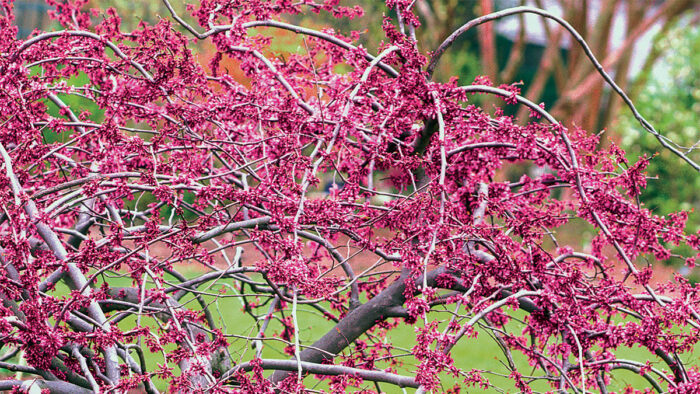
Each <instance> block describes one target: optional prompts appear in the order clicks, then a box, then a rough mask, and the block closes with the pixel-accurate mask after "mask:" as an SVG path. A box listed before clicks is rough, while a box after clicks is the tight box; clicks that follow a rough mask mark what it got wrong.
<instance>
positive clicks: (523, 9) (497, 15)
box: [427, 7, 700, 172]
mask: <svg viewBox="0 0 700 394" xmlns="http://www.w3.org/2000/svg"><path fill="white" fill-rule="evenodd" d="M525 12H529V13H533V14H537V15H541V16H543V17H545V18H549V19H552V20H554V21H556V22H557V23H559V24H560V25H562V26H564V28H566V30H568V31H569V33H571V35H572V36H573V37H574V39H575V40H576V42H578V43H579V44H580V45H581V47H582V48H583V51H584V52H585V53H586V56H587V57H588V58H589V59H590V61H591V62H592V63H593V66H594V67H595V69H596V70H597V71H598V73H599V74H600V75H601V76H602V77H603V79H604V80H605V82H607V83H608V84H609V85H610V86H611V87H612V89H613V90H614V91H615V93H617V94H618V95H619V96H620V97H621V98H622V100H623V101H624V102H625V104H627V107H629V109H630V110H631V111H632V114H633V115H634V118H635V119H637V121H638V122H639V123H640V124H641V125H642V127H643V128H644V129H645V130H646V131H647V132H649V133H650V134H652V135H653V136H654V137H656V139H657V140H658V141H659V143H661V145H662V146H663V147H665V148H666V149H668V150H670V151H671V152H673V154H675V155H676V156H678V157H680V158H681V159H683V160H684V161H685V162H687V163H688V164H690V166H691V167H693V168H694V169H695V170H696V171H698V172H700V164H697V163H695V162H694V161H693V160H692V159H690V158H689V157H687V156H686V155H684V154H683V153H681V152H680V151H679V150H678V149H676V148H675V147H673V146H671V144H669V142H668V141H667V140H668V138H667V137H664V136H663V135H661V134H660V133H659V132H658V131H657V130H656V129H655V128H654V126H652V125H651V124H650V123H649V122H648V121H647V120H646V119H645V118H644V117H643V116H642V115H641V114H640V113H639V111H637V108H636V107H635V106H634V104H633V103H632V100H630V99H629V97H627V94H625V92H624V91H622V89H620V87H619V86H618V85H617V84H616V83H615V81H614V80H613V79H612V78H611V77H610V75H608V73H607V72H605V69H603V66H602V65H601V64H600V63H599V62H598V60H597V59H596V57H595V56H594V55H593V52H592V51H591V48H590V47H589V46H588V44H587V43H586V41H585V40H584V39H583V37H581V35H580V34H579V33H578V32H577V31H576V30H575V29H574V28H573V27H572V26H571V25H570V24H569V23H568V22H566V21H565V20H563V19H561V18H559V17H557V16H555V15H552V14H550V13H549V12H547V11H544V10H540V9H538V8H532V7H514V8H509V9H506V10H503V11H499V12H494V13H492V14H489V15H484V16H482V17H479V18H476V19H473V20H471V21H469V22H467V23H466V24H464V25H463V26H462V27H460V28H459V29H457V30H455V32H454V33H452V34H451V35H450V36H449V37H448V38H447V39H446V40H445V41H444V42H443V43H442V44H440V46H439V47H438V49H437V50H435V52H434V53H433V57H432V58H431V60H430V63H429V64H428V69H427V71H428V75H429V76H432V73H433V71H434V69H435V66H436V65H437V62H438V61H439V60H440V57H441V56H442V54H443V53H444V52H445V51H446V50H447V48H449V47H450V45H452V43H453V42H454V41H455V40H456V39H457V38H458V37H459V36H461V35H462V34H464V32H466V31H467V30H469V29H471V28H472V27H475V26H478V25H480V24H482V23H486V22H491V21H493V20H496V19H500V18H504V17H506V16H510V15H515V14H519V13H525Z"/></svg>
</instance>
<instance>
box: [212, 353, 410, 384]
mask: <svg viewBox="0 0 700 394" xmlns="http://www.w3.org/2000/svg"><path fill="white" fill-rule="evenodd" d="M299 366H301V370H302V372H307V373H311V374H315V375H329V376H337V375H351V376H354V377H357V378H362V379H363V380H369V381H372V382H381V383H390V384H393V385H395V386H399V387H412V388H417V387H419V386H420V385H419V384H418V383H417V382H416V381H415V379H413V378H411V377H408V376H401V375H396V374H393V373H389V372H384V371H370V370H366V369H359V368H351V367H346V366H342V365H327V364H316V363H310V362H305V361H302V362H300V363H297V362H296V360H269V359H262V360H260V359H259V360H256V361H249V362H246V363H242V364H239V365H237V366H235V367H234V368H232V369H231V370H229V371H227V372H226V373H225V374H224V375H223V376H222V377H221V380H226V379H229V378H231V377H232V376H233V374H235V373H236V372H238V371H246V372H248V371H251V370H253V369H254V368H256V367H260V368H262V369H274V370H276V371H297V370H298V369H299Z"/></svg>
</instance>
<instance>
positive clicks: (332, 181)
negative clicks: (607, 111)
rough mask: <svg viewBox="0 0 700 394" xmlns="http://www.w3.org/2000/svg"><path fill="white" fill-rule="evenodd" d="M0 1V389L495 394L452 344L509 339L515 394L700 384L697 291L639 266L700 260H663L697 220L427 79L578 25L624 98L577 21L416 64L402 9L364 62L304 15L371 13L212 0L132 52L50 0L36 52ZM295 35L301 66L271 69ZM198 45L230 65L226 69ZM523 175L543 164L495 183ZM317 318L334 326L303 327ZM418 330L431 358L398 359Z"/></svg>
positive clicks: (551, 135) (84, 15)
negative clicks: (466, 60) (278, 46)
mask: <svg viewBox="0 0 700 394" xmlns="http://www.w3.org/2000/svg"><path fill="white" fill-rule="evenodd" d="M1 3H2V6H3V14H2V18H0V79H1V81H2V82H1V84H0V86H1V87H2V89H0V95H1V97H2V101H1V102H2V104H3V105H2V107H1V108H0V122H1V124H2V128H1V129H0V156H1V159H2V161H1V163H2V171H1V173H2V175H0V182H1V183H2V188H0V193H2V212H1V213H0V223H1V224H0V246H1V247H2V254H1V257H2V264H1V265H0V267H2V268H0V284H1V286H0V299H1V300H2V306H0V347H2V349H3V354H2V356H1V359H0V360H2V361H0V367H1V368H3V369H5V370H9V371H11V372H12V373H14V376H8V375H7V374H6V375H5V376H6V377H4V378H2V380H0V390H9V389H13V390H19V391H31V392H34V391H33V390H37V391H38V390H39V389H48V390H49V391H50V392H57V393H61V392H65V393H80V392H101V391H104V392H124V391H126V390H130V389H142V390H145V391H146V392H148V393H155V392H158V390H159V388H160V389H162V388H163V387H162V383H163V382H166V384H167V385H169V389H170V390H172V391H176V392H236V391H240V392H254V393H262V392H275V391H278V392H302V391H304V390H306V388H307V387H308V388H309V389H313V388H314V387H316V385H317V384H319V383H320V384H322V386H321V387H324V389H325V390H331V391H344V390H346V389H347V388H349V387H361V388H363V389H367V390H370V389H371V390H375V389H376V390H377V391H379V390H389V387H392V386H397V387H400V388H416V389H417V390H418V391H419V392H425V391H430V390H434V391H443V390H446V389H448V388H450V387H451V386H452V385H453V384H457V385H460V386H462V387H471V386H476V387H482V388H486V387H489V386H490V385H491V383H490V380H489V379H490V377H491V376H492V375H489V371H485V370H480V369H477V368H475V367H474V365H473V361H474V360H472V359H469V358H467V359H464V358H462V359H454V358H453V357H452V350H453V347H456V346H460V345H461V344H465V343H466V344H475V343H479V341H492V340H493V341H496V342H497V343H498V344H499V345H500V347H501V349H502V354H500V356H499V357H500V358H501V359H502V360H503V363H504V365H506V366H507V367H506V368H507V370H508V373H507V374H506V376H508V378H509V379H511V380H512V382H513V385H514V386H515V387H517V388H518V389H519V390H522V391H530V390H531V387H532V386H533V385H538V384H539V385H544V387H547V388H548V389H551V390H562V391H574V392H586V391H600V392H607V391H608V389H607V386H608V385H609V384H610V383H611V382H612V381H613V380H614V377H615V376H616V374H617V373H619V370H620V369H626V370H631V371H634V372H637V373H638V374H640V375H641V376H642V377H643V378H645V379H646V382H647V384H648V387H650V388H653V389H656V390H658V391H670V392H676V393H692V392H697V390H698V387H700V371H698V369H697V367H696V366H693V365H686V363H687V361H688V357H687V355H688V354H689V353H690V352H691V351H692V349H693V347H694V345H695V344H696V343H697V342H698V339H699V336H698V335H699V333H700V332H699V330H698V329H699V328H700V316H699V315H698V312H697V311H698V308H700V305H698V304H699V303H700V287H697V286H694V285H692V284H690V283H688V282H687V281H685V280H684V279H683V278H682V277H678V278H675V280H674V281H670V282H661V283H658V284H653V282H651V281H650V279H651V276H652V269H651V268H650V267H649V266H640V264H641V263H643V262H644V259H645V257H646V256H653V258H655V259H657V260H664V259H670V258H687V260H686V261H687V264H690V265H694V264H695V263H694V258H695V257H694V254H695V253H697V252H692V253H693V254H691V255H690V256H686V257H683V256H676V255H672V254H671V253H670V252H669V247H670V245H677V244H687V245H689V246H690V247H691V248H693V249H694V250H695V251H697V250H698V249H700V237H699V236H698V234H686V233H685V232H684V223H685V220H686V218H687V214H686V213H678V214H674V215H669V216H668V217H657V216H654V215H653V214H652V213H651V212H649V210H647V209H645V208H644V205H643V204H642V202H640V201H639V199H638V195H639V193H640V190H641V189H642V188H644V186H645V182H646V178H645V173H644V169H645V166H646V164H647V162H648V158H646V157H642V158H640V159H639V160H638V161H637V162H636V163H628V162H627V160H626V159H625V156H624V152H623V151H622V150H621V149H620V148H618V147H617V146H611V147H610V148H607V149H606V150H596V149H597V146H598V140H597V137H596V136H594V135H589V134H587V133H586V132H585V131H583V130H580V129H567V128H565V127H563V126H562V125H561V124H560V123H559V121H558V120H557V119H555V118H553V117H552V116H551V115H550V114H549V113H548V112H546V110H545V109H543V108H541V107H540V106H539V105H536V104H534V103H532V102H530V101H528V100H527V99H526V98H523V97H521V96H520V95H518V89H517V87H515V86H508V85H505V86H500V87H495V86H492V85H491V84H490V82H489V80H488V79H487V78H484V77H480V78H477V80H476V81H475V83H474V84H467V85H463V84H460V83H459V82H458V81H457V80H456V79H454V80H452V81H450V82H449V83H446V84H438V83H433V82H431V81H430V77H429V73H428V72H427V70H429V69H432V68H433V67H434V65H435V64H436V62H437V61H438V60H439V58H440V55H441V54H442V53H443V52H444V51H445V50H446V49H447V47H448V46H449V44H450V43H451V42H452V41H453V40H454V39H455V38H456V37H457V36H458V35H459V34H461V33H463V32H464V31H466V30H468V29H469V28H471V27H473V26H476V25H478V24H480V23H487V22H489V21H492V20H494V19H497V18H499V17H502V16H505V15H510V14H516V13H524V12H529V13H536V14H539V15H541V16H543V17H546V18H550V19H554V20H555V21H557V22H558V23H560V24H561V25H562V26H563V27H564V28H565V29H567V30H568V32H569V33H570V34H572V36H573V37H574V38H575V39H576V40H577V41H578V43H579V44H580V45H581V46H582V48H583V50H584V52H585V53H586V54H587V55H588V57H589V58H590V60H591V61H592V62H593V64H594V65H595V66H596V67H597V69H598V71H599V72H601V74H602V75H603V77H604V78H605V79H606V80H607V81H608V83H611V84H612V86H613V88H614V89H615V90H616V91H617V92H618V93H619V94H620V95H621V97H623V99H625V100H626V96H625V95H624V93H623V92H622V91H621V90H620V89H618V88H617V87H616V85H615V84H614V82H613V81H612V80H611V79H610V77H608V76H607V74H605V72H604V71H603V69H602V67H600V65H599V64H598V62H597V61H596V60H595V58H594V57H593V56H592V54H591V52H590V50H589V49H588V47H587V46H586V44H585V42H584V41H583V40H582V39H581V37H580V36H579V35H578V34H577V33H576V31H575V30H574V29H573V28H572V27H571V26H570V25H568V24H567V23H566V22H565V21H563V20H561V19H558V18H555V17H553V16H552V15H549V14H548V13H546V12H545V11H542V10H538V9H533V8H525V7H521V8H515V9H510V10H507V11H503V12H499V13H497V14H492V15H486V16H484V17H481V18H479V19H476V20H473V21H470V22H468V23H467V24H466V25H464V26H463V27H462V28H460V29H459V30H458V31H457V32H456V33H455V34H454V35H452V36H451V37H450V38H449V39H448V40H447V41H445V42H444V43H443V44H442V45H441V46H440V47H439V48H436V50H435V51H434V52H430V53H427V54H424V53H421V52H419V50H418V49H417V48H418V46H417V45H416V42H415V41H414V39H413V37H414V35H413V34H412V33H413V32H414V31H415V29H419V28H420V26H419V23H418V20H417V19H416V17H415V15H414V14H413V10H412V6H413V3H414V1H407V0H401V1H396V0H390V1H387V6H389V7H399V10H400V12H399V14H400V15H401V18H400V20H398V21H396V23H393V22H394V21H391V20H389V19H385V20H384V23H383V25H382V26H381V28H382V29H383V31H384V33H385V35H386V41H385V43H384V44H383V45H382V46H381V53H380V54H378V55H372V54H370V53H368V52H367V51H366V50H364V49H363V48H362V47H357V46H355V45H353V40H354V38H355V37H356V35H355V34H354V33H351V34H350V35H349V36H343V35H341V34H338V33H337V32H333V31H330V30H325V31H317V30H312V29H308V28H304V27H301V26H295V25H290V24H287V23H285V22H284V16H285V15H288V14H295V13H300V12H317V13H318V12H330V13H332V14H334V15H335V16H337V17H339V18H345V17H355V16H359V15H360V14H361V13H362V11H361V10H360V9H358V8H343V7H339V6H338V5H337V4H336V3H337V1H333V0H327V1H325V2H313V1H302V2H298V3H292V2H286V1H277V2H266V1H258V0H252V1H251V0H249V1H218V0H202V1H201V2H200V4H199V5H197V6H190V7H189V8H188V12H189V15H188V16H184V15H178V14H177V13H176V12H175V11H174V10H173V8H172V7H170V4H169V3H167V1H166V2H165V4H166V6H167V7H168V8H169V10H170V11H171V15H170V16H169V18H170V19H162V20H160V22H158V23H157V24H155V25H147V24H141V25H140V26H139V27H138V28H137V29H136V30H134V31H132V32H123V31H121V30H120V18H119V16H118V15H116V13H115V12H114V11H111V10H107V11H106V12H105V13H103V14H101V13H99V12H92V13H90V12H89V11H86V10H84V9H83V6H84V4H85V3H86V1H85V0H75V1H67V2H63V1H56V0H50V1H49V3H50V4H51V5H52V6H53V7H54V9H55V10H54V11H53V13H52V15H53V17H54V18H56V19H57V20H58V22H60V24H61V25H62V26H63V29H62V30H58V31H53V32H36V33H34V34H33V35H32V36H30V38H28V39H26V40H17V39H16V34H17V31H16V28H15V27H13V16H12V4H11V1H8V0H3V1H2V2H1ZM277 31H288V32H293V33H295V34H298V35H299V36H300V37H301V39H300V46H299V50H298V51H295V52H290V53H283V54H275V53H274V52H272V51H271V50H270V49H269V48H270V43H271V41H274V39H273V38H270V37H271V35H270V33H272V35H273V36H274V34H276V33H275V32H277ZM263 33H265V34H263ZM197 41H209V42H210V43H211V44H212V45H215V47H216V49H217V51H216V53H215V55H214V56H213V58H211V59H210V61H209V62H208V64H207V65H206V66H204V65H201V64H200V63H198V61H197V55H196V54H195V53H193V51H192V50H191V48H192V47H193V46H194V45H195V43H196V42H197ZM232 64H233V65H235V67H237V68H239V69H240V70H241V71H242V72H243V73H244V75H245V78H241V79H240V80H236V79H234V78H232V77H231V76H230V73H229V72H228V70H227V68H230V67H232V66H231V65H232ZM473 94H487V95H493V96H496V97H499V98H502V99H503V105H523V106H526V107H527V108H528V109H529V110H530V111H531V116H532V120H533V122H532V123H530V124H527V125H525V126H521V125H518V124H516V123H514V122H513V121H512V119H511V118H509V117H506V116H502V113H501V112H500V111H498V110H497V111H496V114H495V115H489V114H488V113H487V112H485V111H482V110H481V109H480V108H478V107H475V106H473V105H470V104H469V100H470V97H471V95H473ZM626 102H627V104H628V105H630V106H632V103H631V102H629V100H626ZM632 108H633V107H632ZM635 113H636V112H635ZM636 115H637V118H638V119H639V120H640V122H641V123H642V125H643V127H644V128H645V129H646V130H647V131H648V132H650V133H652V134H653V135H655V136H656V137H657V139H658V140H659V141H660V143H661V144H662V145H664V146H666V147H667V148H668V149H670V150H671V151H672V152H674V153H676V154H678V155H679V156H680V159H684V160H685V161H687V162H688V163H689V165H691V166H693V168H695V169H696V170H697V169H698V165H697V164H696V163H695V162H694V161H693V160H692V158H691V157H689V156H688V154H689V152H686V151H684V150H683V149H682V148H681V147H678V146H675V145H674V144H673V143H672V142H671V141H668V140H667V139H666V138H664V137H663V136H662V135H661V134H659V133H658V132H657V131H656V130H655V129H654V128H653V127H652V126H651V125H650V124H648V123H647V122H646V121H645V120H644V119H643V118H642V117H641V115H639V114H638V113H636ZM680 159H679V160H680ZM520 162H527V163H532V164H534V165H537V166H540V167H542V168H544V169H545V171H543V172H542V173H543V175H541V176H539V177H537V178H530V177H528V176H525V175H524V176H522V178H520V179H519V180H517V181H507V180H506V181H503V180H499V179H500V178H499V176H500V175H499V169H501V168H503V167H504V166H508V165H509V163H520ZM561 189H563V190H564V191H565V192H563V193H562V192H561V191H562V190H561ZM572 221H579V222H587V223H589V225H590V226H592V228H594V229H595V230H596V232H597V236H596V237H595V238H594V239H593V241H592V242H591V244H590V245H588V246H585V247H582V246H581V245H572V246H567V245H560V244H559V243H558V242H557V229H558V228H561V227H562V226H565V225H566V224H567V223H569V222H572ZM579 249H580V250H579ZM688 250H690V249H688ZM640 262H641V263H640ZM229 299H233V300H234V301H236V302H233V303H226V300H229ZM238 301H240V302H238ZM302 310H303V311H309V310H315V311H317V312H318V314H319V315H320V316H322V318H323V319H325V320H327V321H328V323H326V324H325V325H322V324H321V322H320V321H321V319H320V318H317V319H318V320H319V322H318V324H316V323H314V324H316V325H317V327H329V328H328V329H325V328H324V329H323V330H321V329H319V328H316V329H313V330H311V331H308V330H307V331H303V330H300V327H302V324H306V321H305V320H303V319H300V316H299V315H300V312H301V311H302ZM306 326H307V327H308V324H306ZM405 326H409V327H410V328H411V333H412V334H411V336H410V338H411V339H412V340H411V341H410V342H406V343H398V342H395V341H392V340H391V339H392V338H395V337H394V336H393V333H394V332H397V331H400V330H402V329H403V328H404V327H405ZM413 328H415V331H414V330H413ZM479 333H481V335H480V336H478V335H477V334H479ZM489 336H491V338H489ZM472 346H473V345H472ZM626 347H641V348H643V349H644V350H645V352H644V353H643V356H642V357H641V358H640V359H638V360H630V359H627V358H623V357H620V356H618V355H617V354H618V350H620V349H624V348H626ZM275 351H283V352H284V353H286V355H285V354H283V353H275ZM280 354H281V355H280ZM275 355H276V356H275ZM272 356H274V357H272ZM497 356H498V355H497ZM447 381H450V382H453V383H450V386H449V387H448V386H446V383H445V382H447Z"/></svg>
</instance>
